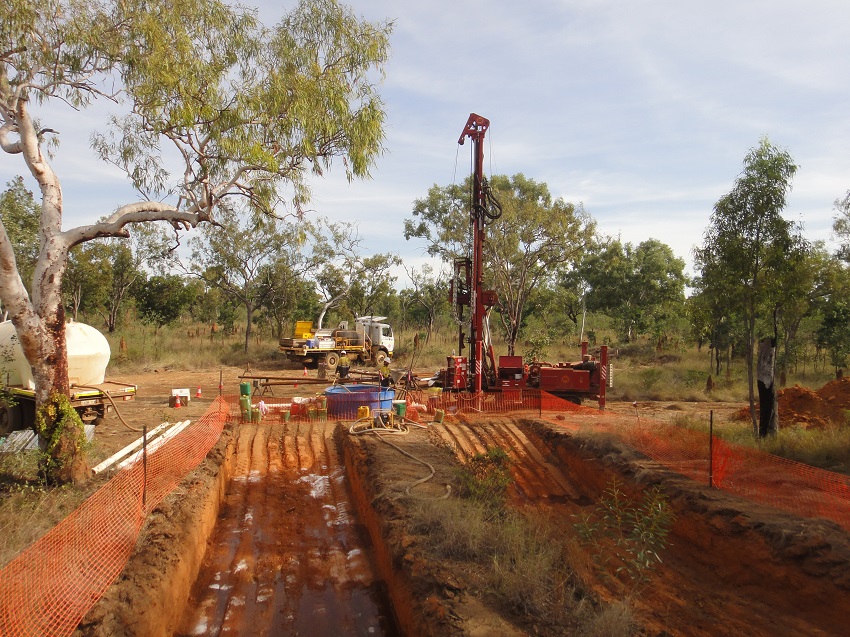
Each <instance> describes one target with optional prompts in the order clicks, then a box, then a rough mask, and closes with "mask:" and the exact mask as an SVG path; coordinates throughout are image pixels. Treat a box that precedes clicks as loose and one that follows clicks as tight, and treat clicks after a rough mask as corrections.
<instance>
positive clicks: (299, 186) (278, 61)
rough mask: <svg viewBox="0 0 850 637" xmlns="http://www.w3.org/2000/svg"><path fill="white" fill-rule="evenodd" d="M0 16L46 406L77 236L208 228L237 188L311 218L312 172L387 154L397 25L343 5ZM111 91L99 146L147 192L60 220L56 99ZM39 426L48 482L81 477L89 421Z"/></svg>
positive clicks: (29, 5) (20, 310) (12, 262)
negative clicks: (24, 175) (33, 222)
mask: <svg viewBox="0 0 850 637" xmlns="http://www.w3.org/2000/svg"><path fill="white" fill-rule="evenodd" d="M2 19H3V22H2V25H3V28H2V31H0V149H2V151H3V152H5V153H7V154H10V155H16V156H18V157H20V158H21V160H22V165H23V166H25V167H26V170H28V171H29V174H30V175H31V176H32V178H33V179H34V180H35V181H36V183H37V184H38V188H39V191H40V196H41V206H40V211H39V228H40V232H39V239H40V247H39V253H38V260H37V262H36V265H35V269H34V273H33V278H32V289H31V291H28V290H27V288H26V286H25V285H24V283H23V281H22V279H21V276H20V271H19V268H18V262H17V255H16V254H15V252H14V249H13V244H12V241H11V239H10V237H9V233H8V231H7V229H6V227H5V226H3V227H0V301H2V302H3V305H4V307H5V308H6V309H7V310H8V311H9V314H10V316H11V318H12V321H13V322H14V324H15V327H16V329H17V331H18V336H19V339H20V342H21V345H22V348H23V351H24V354H25V355H26V357H27V359H28V361H29V362H30V364H31V366H32V368H33V376H34V379H35V382H36V403H37V411H38V413H40V414H43V415H44V414H47V413H48V412H47V411H46V410H44V409H43V407H44V406H46V405H48V404H49V403H59V402H61V398H60V396H61V395H67V393H68V390H69V387H68V374H67V365H66V345H65V337H64V325H65V317H64V312H63V308H62V302H61V293H60V291H61V285H62V278H63V275H64V272H65V267H66V262H67V256H68V251H69V250H70V249H71V248H72V247H73V246H75V245H78V244H80V243H83V242H85V241H89V240H91V239H94V238H98V237H127V236H129V234H130V228H131V227H132V226H133V224H139V223H145V222H150V221H156V220H164V221H168V222H169V223H171V224H172V225H173V226H174V227H175V229H184V228H190V227H194V226H196V225H198V224H199V223H203V222H214V221H215V218H216V208H217V206H218V204H219V203H220V202H221V201H222V200H224V199H225V198H228V197H232V196H239V197H240V198H242V199H243V200H247V201H249V202H250V203H251V208H252V209H255V210H261V211H264V212H266V213H269V214H272V211H275V210H288V211H289V212H290V213H294V214H301V211H302V206H303V204H304V202H305V201H306V200H307V199H308V197H309V187H308V178H309V176H310V175H311V174H312V175H321V174H322V172H323V171H324V170H326V169H327V168H328V167H329V166H330V165H331V163H332V160H333V159H334V158H341V159H342V160H343V163H344V166H345V171H346V173H347V175H348V177H349V178H353V177H366V176H368V174H369V170H370V167H371V165H372V163H373V161H374V159H375V157H376V155H377V154H378V153H379V152H380V151H381V144H382V140H383V122H384V116H385V115H384V109H383V105H382V103H381V100H380V97H379V95H378V93H377V87H376V82H377V81H378V80H379V79H380V74H381V73H382V67H383V64H384V63H385V61H386V59H387V54H388V38H389V33H390V30H391V25H389V24H388V23H381V24H375V23H369V22H365V21H361V20H359V19H358V18H357V17H356V16H355V15H354V14H353V13H352V12H351V11H350V10H349V9H348V8H346V7H344V6H342V5H340V4H338V3H337V2H336V0H302V1H301V2H300V3H299V4H298V5H297V6H296V7H295V8H294V9H293V10H292V11H291V12H290V13H289V14H288V15H286V16H285V17H284V19H283V20H282V22H281V23H280V24H279V25H278V26H276V27H274V28H272V29H267V28H265V27H263V26H262V25H261V24H259V23H258V22H257V20H256V18H255V17H254V14H253V13H252V12H250V11H247V10H245V9H244V8H242V7H241V6H238V5H230V4H226V3H224V2H221V1H219V0H185V1H181V2H173V1H172V0H122V1H121V2H106V3H103V2H98V1H96V0H40V1H39V2H34V1H32V0H11V4H9V3H8V2H7V3H6V5H4V9H3V15H2ZM101 98H105V99H108V100H114V101H115V102H118V103H120V104H122V106H123V108H122V110H121V113H122V115H120V116H115V117H114V118H112V119H111V120H110V122H109V125H110V131H109V132H107V131H106V130H102V131H100V133H99V134H98V136H97V137H96V140H95V147H96V149H97V151H98V153H99V155H100V157H101V158H102V159H103V160H104V161H106V162H110V163H112V164H114V165H116V166H119V167H120V168H122V169H123V170H124V171H126V173H127V175H128V177H129V178H130V180H131V182H132V184H133V185H134V186H135V188H136V189H137V190H138V191H139V193H140V194H141V200H137V198H135V197H134V198H133V199H134V200H133V201H132V202H130V203H127V204H124V205H121V206H119V207H118V208H117V209H116V210H114V211H112V212H111V213H109V214H108V215H107V216H106V217H105V218H104V219H102V220H101V221H98V222H95V223H92V224H90V225H83V226H79V227H74V228H69V229H66V230H63V229H62V213H63V196H62V184H61V180H60V176H59V175H58V174H56V173H55V172H54V171H53V167H52V164H51V160H50V155H49V154H48V153H47V152H46V147H47V145H50V144H53V143H55V142H57V141H58V139H59V134H58V133H57V132H56V131H55V130H53V129H52V128H51V127H50V126H51V123H52V121H54V118H55V115H56V112H57V110H58V109H63V108H70V109H84V108H86V107H88V106H89V105H90V104H91V103H92V102H93V101H94V100H97V99H101ZM104 124H106V122H105V123H104ZM103 212H108V211H103ZM67 411H68V410H67V409H65V410H63V409H53V410H51V413H60V414H61V413H67ZM40 422H42V425H41V426H40V427H39V434H40V437H41V440H42V443H43V450H44V451H46V452H47V453H46V454H45V456H44V457H45V458H48V457H49V458H51V459H52V461H51V462H50V463H49V466H48V468H49V474H50V475H49V476H48V477H49V478H50V479H51V480H59V481H63V480H70V479H78V478H82V477H83V476H84V475H85V473H86V471H85V455H84V453H83V451H82V438H81V436H82V430H81V427H80V426H79V422H77V421H74V419H73V418H60V419H57V418H54V417H47V418H45V419H42V420H41V421H40Z"/></svg>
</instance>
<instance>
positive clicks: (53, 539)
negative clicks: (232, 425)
mask: <svg viewBox="0 0 850 637" xmlns="http://www.w3.org/2000/svg"><path fill="white" fill-rule="evenodd" d="M230 402H231V403H235V399H232V400H231V401H230ZM229 412H230V405H229V404H228V401H227V400H225V399H222V398H217V399H216V400H215V401H213V403H212V405H211V406H210V408H209V409H208V410H207V412H206V413H205V414H204V416H203V417H201V418H200V419H199V420H197V421H196V422H194V423H191V424H190V425H189V426H187V427H186V428H185V429H184V430H183V431H181V432H180V433H179V434H177V435H175V436H174V437H173V438H171V439H170V440H168V441H167V442H166V443H165V444H163V445H162V446H161V447H159V448H158V449H156V450H155V451H153V452H151V453H149V454H147V462H146V465H147V471H146V472H145V467H144V466H143V463H142V462H137V463H135V464H134V465H132V466H130V467H128V468H126V469H124V470H122V471H119V472H118V473H117V474H116V475H115V476H114V477H113V478H112V479H111V480H109V482H107V483H106V484H105V485H103V487H101V488H100V489H99V490H98V491H96V492H95V493H94V494H93V495H92V496H91V497H90V498H88V499H87V500H86V501H85V502H84V503H83V504H82V505H81V506H79V507H78V508H77V509H76V510H74V511H73V512H72V513H71V514H70V515H69V516H68V517H67V518H65V519H64V520H62V522H60V523H59V524H57V525H56V526H55V527H54V528H53V529H51V530H50V531H49V532H48V533H47V534H45V535H44V536H43V537H41V539H39V540H37V541H36V542H34V543H33V544H32V545H31V546H30V547H29V548H28V549H26V550H25V551H23V552H22V553H21V554H20V555H18V556H17V557H16V558H15V559H14V560H13V561H12V562H10V563H9V564H8V565H7V566H6V567H5V568H3V570H2V571H0V635H3V636H4V637H13V636H19V635H20V636H27V637H36V636H38V637H42V636H63V635H70V634H71V633H72V632H73V631H74V629H75V628H76V626H77V624H78V623H79V622H80V620H81V619H82V618H83V617H84V616H85V614H86V613H87V612H88V611H89V609H90V608H91V607H92V606H94V604H95V603H96V602H97V600H98V599H100V597H101V595H103V592H104V591H105V590H106V589H107V587H108V586H109V585H110V584H111V583H112V582H113V581H114V580H115V578H116V577H117V576H118V574H119V573H120V572H121V570H122V569H123V568H124V566H125V565H126V563H127V560H128V559H129V557H130V554H131V553H132V551H133V548H134V547H135V545H136V539H137V537H138V534H139V530H140V529H141V527H142V523H143V522H144V520H145V517H146V516H147V514H148V513H149V512H150V511H151V510H153V509H154V508H155V507H156V506H157V505H158V504H159V503H160V502H161V501H162V499H163V498H164V497H165V496H166V495H167V494H168V493H169V492H171V491H172V490H173V489H174V487H176V486H177V484H178V483H179V482H180V481H181V480H182V479H183V477H184V476H186V474H188V473H189V472H190V471H191V470H192V469H194V468H195V467H197V466H198V465H199V464H200V462H201V461H202V460H203V459H204V458H205V457H206V455H207V453H209V451H210V449H212V447H213V446H214V445H215V443H216V442H217V441H218V439H219V437H220V436H221V432H222V429H223V427H224V423H225V421H226V420H227V418H228V415H229ZM145 473H147V480H145Z"/></svg>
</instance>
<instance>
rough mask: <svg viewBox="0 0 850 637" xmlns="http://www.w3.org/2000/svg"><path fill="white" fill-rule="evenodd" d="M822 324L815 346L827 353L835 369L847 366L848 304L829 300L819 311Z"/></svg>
mask: <svg viewBox="0 0 850 637" xmlns="http://www.w3.org/2000/svg"><path fill="white" fill-rule="evenodd" d="M821 313H822V322H821V325H820V327H819V328H818V331H817V335H816V337H817V344H818V346H819V347H822V348H824V349H825V350H826V351H828V352H829V355H830V362H831V363H832V365H833V366H834V367H835V368H841V367H844V366H845V365H847V360H848V357H850V304H848V303H847V302H846V301H845V300H844V299H838V298H831V299H829V300H828V301H827V302H825V303H824V305H823V308H822V310H821Z"/></svg>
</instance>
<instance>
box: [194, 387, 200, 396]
mask: <svg viewBox="0 0 850 637" xmlns="http://www.w3.org/2000/svg"><path fill="white" fill-rule="evenodd" d="M200 397H201V388H200V387H198V391H196V392H195V398H200Z"/></svg>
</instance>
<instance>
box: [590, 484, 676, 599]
mask: <svg viewBox="0 0 850 637" xmlns="http://www.w3.org/2000/svg"><path fill="white" fill-rule="evenodd" d="M674 519H675V515H674V513H673V511H672V509H671V508H670V504H669V502H668V501H667V498H666V496H665V495H664V494H663V493H662V491H661V489H660V487H658V486H655V487H653V488H652V489H649V490H647V491H645V492H644V493H643V495H642V497H641V498H640V499H639V500H632V499H629V498H628V497H627V496H626V494H625V493H624V492H623V490H622V488H621V485H620V483H619V481H618V480H616V479H614V480H612V481H611V483H610V484H609V486H608V487H607V488H606V489H605V493H604V494H603V496H602V499H601V500H600V501H599V504H598V505H597V506H596V508H594V509H593V510H592V511H591V512H590V513H588V514H586V515H584V516H581V518H580V522H579V523H578V524H576V525H575V526H576V530H577V531H578V533H579V536H580V537H581V539H582V540H583V541H584V542H585V543H586V544H587V545H588V546H590V547H591V549H592V550H593V551H594V557H595V558H596V559H597V560H598V561H599V562H600V566H603V567H605V568H607V567H608V565H609V563H611V562H613V563H614V564H615V567H614V568H615V572H616V573H618V574H619V573H625V574H626V575H628V576H629V578H630V579H631V580H632V581H633V582H634V589H633V590H634V591H636V590H637V589H638V587H639V586H640V585H642V584H644V583H645V582H646V581H647V580H648V578H649V573H650V571H651V569H652V568H653V567H654V566H655V565H656V564H658V563H660V562H661V556H660V555H659V553H660V552H661V551H662V550H663V549H664V548H665V546H666V545H667V536H668V535H669V533H670V530H671V529H672V527H673V521H674Z"/></svg>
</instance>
